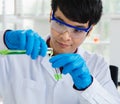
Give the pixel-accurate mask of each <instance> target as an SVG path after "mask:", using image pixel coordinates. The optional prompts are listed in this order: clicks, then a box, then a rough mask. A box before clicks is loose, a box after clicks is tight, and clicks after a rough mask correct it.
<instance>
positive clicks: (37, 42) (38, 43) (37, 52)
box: [31, 36, 40, 59]
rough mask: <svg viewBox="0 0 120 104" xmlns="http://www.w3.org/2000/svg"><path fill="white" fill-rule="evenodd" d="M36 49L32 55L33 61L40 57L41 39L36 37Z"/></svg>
mask: <svg viewBox="0 0 120 104" xmlns="http://www.w3.org/2000/svg"><path fill="white" fill-rule="evenodd" d="M34 38H35V40H34V47H33V50H32V53H31V58H32V59H36V58H37V57H38V55H39V51H40V39H39V37H38V36H36V37H34Z"/></svg>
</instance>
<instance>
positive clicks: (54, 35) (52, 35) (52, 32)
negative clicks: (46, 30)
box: [50, 28, 58, 38]
mask: <svg viewBox="0 0 120 104" xmlns="http://www.w3.org/2000/svg"><path fill="white" fill-rule="evenodd" d="M50 32H51V37H53V38H55V37H57V36H58V33H57V32H56V31H54V30H53V29H52V28H51V30H50Z"/></svg>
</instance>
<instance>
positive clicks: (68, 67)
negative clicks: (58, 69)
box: [62, 58, 84, 74]
mask: <svg viewBox="0 0 120 104" xmlns="http://www.w3.org/2000/svg"><path fill="white" fill-rule="evenodd" d="M82 61H83V60H81V59H80V58H77V59H76V60H74V61H72V62H71V63H69V64H66V65H65V66H64V69H63V70H62V73H63V74H66V73H69V72H71V71H74V70H75V69H78V68H80V69H81V68H82V66H83V64H84V63H83V62H82Z"/></svg>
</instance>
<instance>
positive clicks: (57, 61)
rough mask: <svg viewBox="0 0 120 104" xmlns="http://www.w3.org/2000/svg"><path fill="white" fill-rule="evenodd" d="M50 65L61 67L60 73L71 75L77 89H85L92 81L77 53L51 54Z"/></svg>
mask: <svg viewBox="0 0 120 104" xmlns="http://www.w3.org/2000/svg"><path fill="white" fill-rule="evenodd" d="M50 62H51V63H52V67H54V68H60V67H63V70H62V73H63V74H67V73H69V74H70V75H71V76H72V79H73V82H74V85H75V87H76V88H77V89H85V88H87V87H88V86H89V85H90V84H91V83H92V77H91V75H90V73H89V69H88V67H87V66H86V63H85V61H84V60H83V58H82V57H81V56H80V55H79V54H74V53H73V54H72V53H68V54H67V53H65V54H59V55H56V56H53V57H52V58H51V59H50Z"/></svg>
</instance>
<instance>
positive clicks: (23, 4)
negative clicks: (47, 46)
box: [0, 0, 120, 82]
mask: <svg viewBox="0 0 120 104" xmlns="http://www.w3.org/2000/svg"><path fill="white" fill-rule="evenodd" d="M50 1H51V0H0V30H5V29H30V28H31V29H34V30H35V31H37V32H38V33H39V34H40V35H42V36H43V37H44V36H45V35H46V34H48V33H49V13H50V10H51V8H50ZM119 40H120V0H103V16H102V18H101V20H100V22H99V23H98V24H97V26H96V27H95V29H94V31H93V33H92V35H91V36H90V37H88V38H87V39H86V41H85V42H84V44H83V47H84V48H86V49H88V50H90V51H92V52H95V53H99V54H101V55H103V56H104V57H105V58H106V60H107V61H108V63H110V64H112V65H116V66H118V67H119V68H120V46H119V44H120V41H119ZM119 82H120V72H119Z"/></svg>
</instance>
